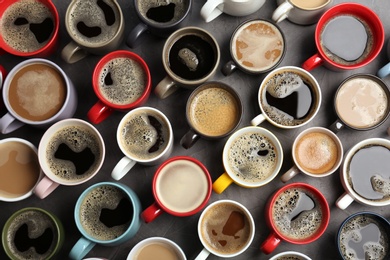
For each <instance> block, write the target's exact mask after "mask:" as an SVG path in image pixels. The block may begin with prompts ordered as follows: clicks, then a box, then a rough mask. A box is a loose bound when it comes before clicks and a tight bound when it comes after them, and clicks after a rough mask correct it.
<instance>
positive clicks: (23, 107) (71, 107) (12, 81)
mask: <svg viewBox="0 0 390 260" xmlns="http://www.w3.org/2000/svg"><path fill="white" fill-rule="evenodd" d="M0 87H1V86H0ZM2 94H3V101H4V104H5V107H6V108H7V110H8V113H6V114H5V115H4V116H3V117H2V118H1V119H0V131H1V133H2V134H7V133H10V132H13V131H15V130H16V129H18V128H19V127H21V126H22V125H24V124H27V125H31V126H35V127H40V128H47V127H48V126H50V125H51V124H53V123H54V122H57V121H59V120H62V119H64V118H69V117H72V116H73V115H74V113H75V111H76V107H77V92H76V90H75V87H74V85H73V83H72V81H71V80H70V78H69V77H68V76H67V75H66V74H65V72H64V71H63V70H62V69H61V68H60V67H59V66H58V65H57V64H55V63H53V62H52V61H49V60H46V59H40V58H33V59H28V60H25V61H22V62H21V63H19V64H18V65H16V66H15V67H14V68H13V69H12V70H11V71H10V72H9V73H8V75H7V77H6V79H5V81H4V84H3V89H2Z"/></svg>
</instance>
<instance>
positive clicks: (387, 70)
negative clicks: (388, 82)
mask: <svg viewBox="0 0 390 260" xmlns="http://www.w3.org/2000/svg"><path fill="white" fill-rule="evenodd" d="M386 54H387V58H390V41H389V40H387V45H386ZM389 74H390V62H388V63H387V64H386V65H384V66H383V67H382V68H380V69H379V70H378V72H377V75H378V77H380V78H384V77H386V76H388V75H389Z"/></svg>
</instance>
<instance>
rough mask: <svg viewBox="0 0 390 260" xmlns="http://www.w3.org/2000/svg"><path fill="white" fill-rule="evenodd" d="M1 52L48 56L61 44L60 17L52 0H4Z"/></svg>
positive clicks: (1, 3)
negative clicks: (59, 38)
mask: <svg viewBox="0 0 390 260" xmlns="http://www.w3.org/2000/svg"><path fill="white" fill-rule="evenodd" d="M0 17H1V20H0V31H1V35H0V55H1V54H4V53H9V54H12V55H16V56H21V57H46V56H49V55H51V54H52V53H53V52H54V51H55V49H56V48H57V45H58V35H59V27H60V17H59V15H58V11H57V8H56V7H55V5H54V4H53V3H52V0H42V1H29V0H16V1H5V0H0Z"/></svg>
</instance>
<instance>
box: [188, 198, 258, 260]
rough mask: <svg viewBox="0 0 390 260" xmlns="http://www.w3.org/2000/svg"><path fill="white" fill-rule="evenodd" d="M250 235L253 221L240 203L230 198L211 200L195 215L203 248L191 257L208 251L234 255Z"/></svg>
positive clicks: (198, 259)
mask: <svg viewBox="0 0 390 260" xmlns="http://www.w3.org/2000/svg"><path fill="white" fill-rule="evenodd" d="M254 235H255V222H254V220H253V217H252V215H251V213H250V212H249V210H248V209H247V208H246V207H245V206H244V205H242V204H240V203H238V202H236V201H234V200H218V201H216V202H213V203H212V204H210V205H209V206H207V208H206V209H205V210H204V211H203V212H202V214H201V215H200V217H199V221H198V236H199V240H200V241H201V242H202V245H203V247H204V248H203V250H202V251H201V252H200V253H199V254H198V256H197V257H196V258H195V259H196V260H202V259H206V258H207V257H208V256H209V255H210V254H213V255H215V256H218V257H223V258H232V257H236V256H238V255H240V254H241V253H243V252H244V251H245V250H246V249H247V248H248V247H249V246H250V245H251V243H252V241H253V238H254Z"/></svg>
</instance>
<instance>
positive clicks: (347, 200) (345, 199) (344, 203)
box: [336, 192, 354, 210]
mask: <svg viewBox="0 0 390 260" xmlns="http://www.w3.org/2000/svg"><path fill="white" fill-rule="evenodd" d="M353 201H354V199H353V198H352V197H351V195H349V194H348V192H345V193H344V194H343V195H341V196H340V197H339V198H338V199H337V201H336V206H337V207H338V208H339V209H343V210H344V209H346V208H347V207H348V206H349V205H350V204H351V203H352V202H353Z"/></svg>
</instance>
